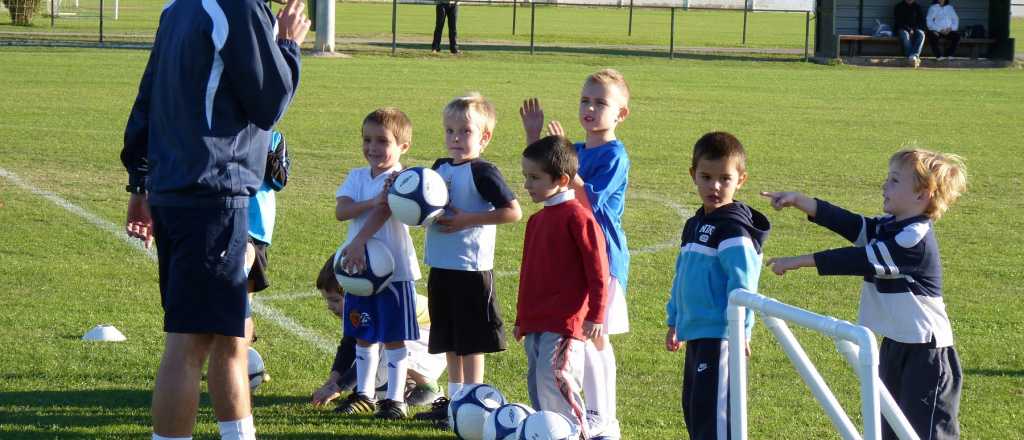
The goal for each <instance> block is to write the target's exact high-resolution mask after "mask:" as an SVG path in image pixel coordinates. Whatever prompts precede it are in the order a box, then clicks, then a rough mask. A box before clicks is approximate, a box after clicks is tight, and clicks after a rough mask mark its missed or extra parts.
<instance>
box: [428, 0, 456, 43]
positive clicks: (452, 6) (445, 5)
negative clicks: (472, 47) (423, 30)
mask: <svg viewBox="0 0 1024 440" xmlns="http://www.w3.org/2000/svg"><path fill="white" fill-rule="evenodd" d="M445 17H447V18H448V49H449V50H451V51H452V53H453V54H458V53H459V52H461V51H460V50H459V44H458V43H457V42H456V38H458V26H457V25H456V22H457V21H458V20H459V2H458V0H437V13H436V18H435V21H434V41H433V43H431V45H430V48H431V50H432V51H433V52H434V53H437V52H440V51H441V31H444V20H445Z"/></svg>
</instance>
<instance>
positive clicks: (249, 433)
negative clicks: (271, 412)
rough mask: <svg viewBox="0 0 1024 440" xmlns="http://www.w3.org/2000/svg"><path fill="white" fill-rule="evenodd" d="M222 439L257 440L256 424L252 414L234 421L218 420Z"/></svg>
mask: <svg viewBox="0 0 1024 440" xmlns="http://www.w3.org/2000/svg"><path fill="white" fill-rule="evenodd" d="M217 427H218V428H220V438H221V440H256V426H254V425H253V423H252V415H250V416H249V417H246V418H244V419H241V420H235V421H232V422H217Z"/></svg>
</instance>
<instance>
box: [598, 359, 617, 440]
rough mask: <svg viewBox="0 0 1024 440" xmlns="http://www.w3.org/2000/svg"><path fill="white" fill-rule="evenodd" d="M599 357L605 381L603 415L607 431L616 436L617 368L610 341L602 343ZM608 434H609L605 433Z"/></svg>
mask: <svg viewBox="0 0 1024 440" xmlns="http://www.w3.org/2000/svg"><path fill="white" fill-rule="evenodd" d="M600 353H601V357H603V358H604V379H605V388H604V389H605V396H606V397H607V400H606V401H605V407H604V408H603V409H604V411H605V412H606V414H603V415H604V417H605V420H607V421H608V423H609V424H611V425H610V426H609V429H613V430H615V431H616V432H615V434H616V435H618V431H617V429H618V423H619V421H618V409H617V407H618V403H617V402H616V401H615V398H616V392H615V390H616V386H617V383H616V382H617V381H616V376H617V373H618V366H617V365H616V364H615V351H614V350H613V349H612V343H611V341H606V342H605V343H604V350H601V351H600ZM607 434H610V433H607Z"/></svg>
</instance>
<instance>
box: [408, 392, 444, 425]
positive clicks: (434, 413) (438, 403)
mask: <svg viewBox="0 0 1024 440" xmlns="http://www.w3.org/2000/svg"><path fill="white" fill-rule="evenodd" d="M448 402H449V400H448V398H447V397H444V396H441V397H438V398H437V399H434V403H431V404H430V411H424V412H421V413H419V414H416V415H415V416H413V418H414V419H416V420H445V421H447V420H448Z"/></svg>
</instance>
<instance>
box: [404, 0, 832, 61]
mask: <svg viewBox="0 0 1024 440" xmlns="http://www.w3.org/2000/svg"><path fill="white" fill-rule="evenodd" d="M392 3H393V7H392V8H391V10H392V17H391V53H392V54H394V53H396V52H397V50H398V37H399V34H400V32H399V29H398V5H423V6H433V5H434V4H435V3H434V2H431V1H422V0H392ZM676 3H678V4H676ZM459 4H460V5H461V4H468V5H502V6H505V5H508V4H511V5H512V8H511V9H512V14H511V15H512V20H511V34H512V35H517V33H518V25H519V24H518V17H519V14H518V9H519V8H520V7H526V8H529V9H530V23H529V28H530V44H529V48H530V54H531V55H532V54H534V53H535V52H536V50H537V42H538V41H537V34H536V28H537V8H538V7H542V8H543V7H562V6H570V7H600V8H615V9H628V11H627V12H628V13H627V23H626V35H627V36H632V35H633V12H634V10H637V9H646V10H659V11H664V10H668V11H669V28H668V35H667V38H666V39H667V40H668V53H667V55H668V57H669V58H674V57H675V53H676V33H677V32H676V31H677V22H678V21H679V20H678V19H677V12H680V11H683V12H685V11H721V12H735V13H742V14H743V29H742V32H741V42H740V44H741V46H746V45H747V34H748V22H749V16H750V14H751V13H755V12H758V13H760V12H774V13H787V14H803V15H804V45H803V60H804V61H807V60H808V57H809V53H810V36H811V22H812V21H813V20H814V11H813V10H811V9H810V8H807V9H785V8H770V7H765V8H760V7H759V8H755V7H754V1H753V0H744V1H743V7H742V8H735V7H729V6H725V7H712V6H707V5H703V6H701V5H691V4H690V1H689V0H675V1H667V2H659V3H657V4H646V3H644V4H637V3H636V2H635V1H634V0H628V2H623V1H621V0H620V1H618V2H615V3H587V2H572V1H567V2H566V1H530V0H518V1H517V0H511V1H493V0H459Z"/></svg>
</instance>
